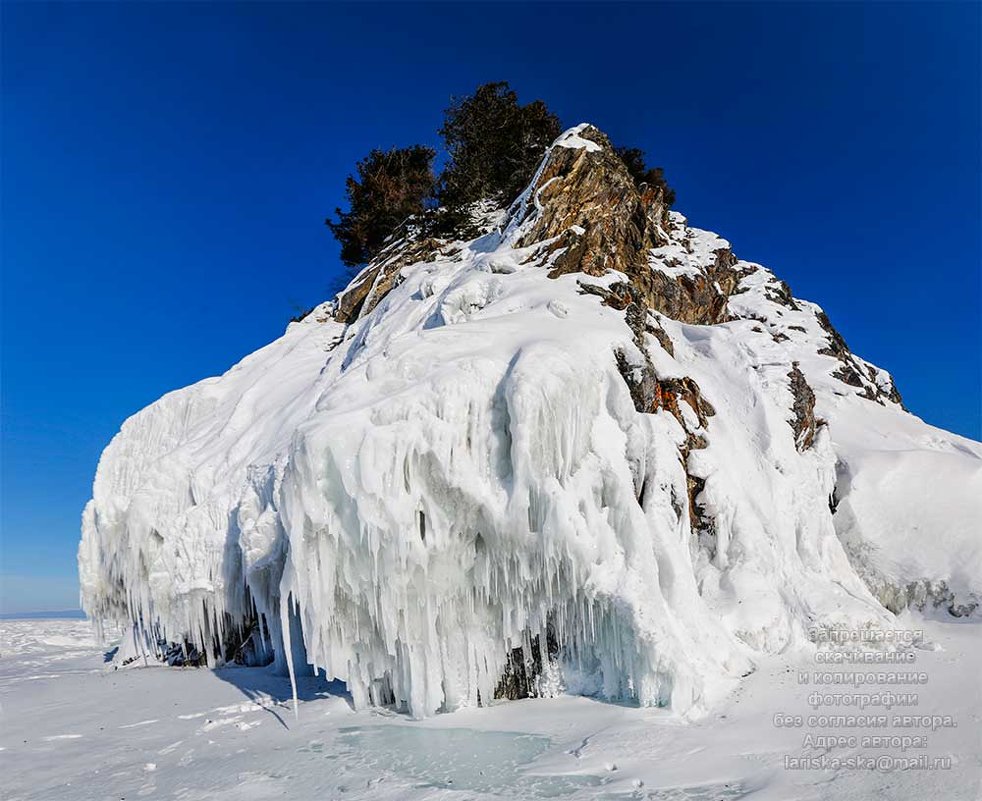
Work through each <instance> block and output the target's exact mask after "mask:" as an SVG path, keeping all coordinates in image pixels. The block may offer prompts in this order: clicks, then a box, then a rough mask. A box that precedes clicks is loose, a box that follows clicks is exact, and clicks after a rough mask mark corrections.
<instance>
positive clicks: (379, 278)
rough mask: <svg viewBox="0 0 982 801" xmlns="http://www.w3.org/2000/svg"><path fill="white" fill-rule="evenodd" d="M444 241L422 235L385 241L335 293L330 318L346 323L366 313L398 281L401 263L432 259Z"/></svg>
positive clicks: (402, 265) (405, 264) (403, 265)
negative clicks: (373, 257) (355, 277)
mask: <svg viewBox="0 0 982 801" xmlns="http://www.w3.org/2000/svg"><path fill="white" fill-rule="evenodd" d="M445 244H446V243H445V242H444V241H443V240H441V239H433V238H426V239H421V240H418V241H416V242H410V243H409V244H406V243H405V242H404V241H401V240H400V241H397V242H394V243H393V244H391V245H389V246H388V247H387V248H386V249H385V250H383V251H382V253H381V254H379V257H378V258H377V259H376V260H375V262H374V263H373V265H370V266H369V268H368V269H366V270H364V271H363V272H362V274H361V276H360V277H359V278H360V280H357V281H356V282H352V283H351V284H349V285H348V287H347V288H346V289H345V290H344V292H342V293H341V294H340V295H339V296H338V299H337V305H336V306H335V309H334V319H335V320H337V321H338V322H339V323H348V322H351V321H353V320H357V319H358V318H359V317H361V316H362V315H364V314H368V313H369V312H370V311H371V310H372V309H374V308H375V307H376V306H377V305H378V303H379V301H380V300H382V298H384V297H385V296H386V295H387V294H388V292H389V290H390V289H392V288H393V287H395V286H396V285H397V284H398V283H399V277H400V276H399V272H400V270H402V268H403V267H405V266H407V265H409V264H415V263H416V262H420V261H427V260H428V259H432V258H433V257H434V256H436V255H437V254H438V253H440V249H441V248H442V247H443V246H444V245H445Z"/></svg>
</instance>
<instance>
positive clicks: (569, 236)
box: [517, 126, 739, 324]
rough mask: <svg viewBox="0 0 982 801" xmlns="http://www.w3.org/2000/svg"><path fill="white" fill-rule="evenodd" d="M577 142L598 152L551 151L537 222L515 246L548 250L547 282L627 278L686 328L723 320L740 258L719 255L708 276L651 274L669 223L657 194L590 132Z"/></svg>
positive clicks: (644, 298)
mask: <svg viewBox="0 0 982 801" xmlns="http://www.w3.org/2000/svg"><path fill="white" fill-rule="evenodd" d="M578 136H579V137H580V138H581V139H584V140H586V141H587V142H592V143H593V144H595V145H598V147H597V148H591V147H578V148H574V147H563V146H561V145H560V146H557V147H554V148H553V149H552V150H551V151H550V152H549V156H548V157H547V161H546V163H545V165H544V167H543V169H542V170H541V172H540V173H539V176H538V178H537V180H536V182H535V185H534V187H533V190H532V191H533V202H532V203H530V205H529V208H530V210H532V209H535V210H537V216H536V217H535V220H534V222H533V224H532V225H531V226H530V228H529V230H528V231H526V232H525V233H524V234H523V236H522V238H521V239H520V240H519V242H518V243H517V245H518V246H519V247H528V246H530V245H534V244H536V243H545V244H544V252H545V253H547V254H555V255H553V256H552V258H551V260H550V267H551V270H550V272H549V277H550V278H556V277H557V276H560V275H564V274H566V273H575V272H581V273H585V274H586V275H594V276H600V275H603V274H604V273H606V272H607V271H608V270H618V271H620V272H622V273H624V274H625V275H627V276H628V279H629V280H630V283H631V285H632V287H634V290H635V292H636V294H637V296H638V298H639V299H640V301H641V302H642V303H643V304H644V305H645V306H647V308H649V309H652V310H654V311H658V312H661V313H663V314H665V315H667V316H668V317H671V318H673V319H676V320H681V321H683V322H687V323H701V324H712V323H718V322H722V321H723V320H725V319H726V297H727V295H726V289H725V288H726V287H727V286H728V287H730V291H732V289H734V288H735V287H736V284H737V283H738V281H739V276H738V273H736V272H735V271H734V270H733V269H732V268H733V265H734V264H735V263H736V258H735V257H734V256H733V253H732V252H731V251H729V250H728V249H721V250H720V251H719V252H718V254H717V262H716V265H715V266H714V268H713V270H712V271H710V272H711V274H709V275H706V276H698V277H694V276H689V275H683V276H678V277H674V276H669V275H666V274H665V273H663V272H659V271H657V270H653V269H652V268H651V265H650V263H649V251H650V250H651V249H652V248H655V247H659V246H661V245H666V244H668V243H669V241H670V240H669V237H668V234H667V233H666V232H667V231H669V230H670V227H671V224H670V222H669V218H668V207H667V206H666V204H665V202H664V196H663V193H662V191H661V190H660V189H656V188H652V187H648V186H642V187H641V188H640V189H638V187H636V186H635V185H634V180H633V179H632V178H631V176H630V174H629V173H628V171H627V168H626V167H625V166H624V164H623V162H622V161H621V160H620V158H619V157H618V156H617V154H616V153H615V152H614V149H613V147H612V146H611V144H610V141H609V140H608V139H607V137H606V136H604V134H602V133H601V132H600V131H598V130H597V129H596V128H594V127H592V126H586V127H584V128H582V129H580V130H579V132H578Z"/></svg>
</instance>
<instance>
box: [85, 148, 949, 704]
mask: <svg viewBox="0 0 982 801" xmlns="http://www.w3.org/2000/svg"><path fill="white" fill-rule="evenodd" d="M583 150H584V152H585V153H590V152H592V151H590V149H589V148H583ZM527 196H528V193H526V195H525V197H526V202H525V203H522V202H518V203H516V206H515V209H516V211H515V213H514V215H513V218H512V220H511V221H510V222H509V221H507V220H505V221H503V224H502V226H501V229H500V230H502V231H504V233H495V232H492V233H489V234H488V235H486V236H484V237H482V238H480V239H478V240H475V241H473V242H469V243H457V245H456V250H455V252H454V254H453V255H452V256H450V257H445V256H442V255H440V254H434V255H433V257H432V259H433V260H432V261H423V262H419V263H415V264H411V265H408V266H404V267H402V268H401V270H400V274H399V277H398V280H397V281H394V282H393V288H392V289H391V290H390V291H389V292H388V293H387V294H385V295H384V297H382V298H381V299H380V300H379V302H378V304H377V305H376V306H375V307H374V308H373V309H372V310H371V311H370V313H366V314H364V315H362V316H361V317H359V318H358V319H355V320H354V321H351V322H348V323H347V324H345V325H343V324H341V323H338V322H335V321H333V320H331V319H330V318H329V317H327V316H326V315H320V314H315V315H311V317H310V318H308V319H306V320H305V321H303V322H301V323H295V324H292V325H291V326H290V327H289V328H288V330H287V331H286V333H285V334H284V336H283V337H281V338H280V339H278V340H276V341H275V342H273V343H271V344H270V345H268V346H267V347H265V348H263V349H261V350H259V351H257V352H256V353H254V354H252V355H250V356H248V357H247V358H245V359H244V360H243V361H242V362H240V363H239V364H238V365H236V366H235V367H233V368H232V369H231V370H229V371H228V372H227V373H226V374H224V375H223V376H221V377H218V378H211V379H206V380H205V381H201V382H199V383H197V384H195V385H193V386H191V387H188V388H185V389H182V390H178V391H176V392H172V393H170V394H168V395H166V396H165V397H164V398H162V399H161V400H160V401H158V402H157V403H155V404H153V405H151V406H149V407H147V408H146V409H144V410H143V411H141V412H139V413H138V414H136V415H135V416H134V417H132V418H130V419H129V420H127V421H126V423H125V424H124V425H123V428H122V431H121V432H120V433H119V434H118V435H117V436H116V437H115V438H114V439H113V441H112V442H111V443H110V445H109V446H108V447H107V449H106V451H105V453H104V454H103V456H102V459H101V461H100V465H99V469H98V472H97V475H96V480H95V484H94V488H93V499H92V501H90V503H89V504H88V505H87V507H86V510H85V513H84V516H83V536H82V543H81V545H80V549H79V568H80V578H81V583H82V593H83V601H84V605H85V608H86V610H87V611H88V613H89V614H90V615H91V616H93V617H94V618H97V619H116V620H122V621H132V620H136V621H142V622H143V623H144V625H146V626H148V627H152V628H153V630H154V632H155V634H159V635H160V636H162V637H164V638H169V639H183V638H187V639H188V640H189V641H190V642H191V643H193V644H195V645H197V646H198V647H199V648H200V649H202V650H204V651H207V652H208V653H209V654H210V655H211V658H212V659H213V660H214V659H221V658H222V656H223V655H222V654H221V653H220V651H219V652H216V649H215V648H214V647H213V646H214V644H216V643H221V642H223V641H224V640H225V635H226V634H227V632H228V631H229V629H231V628H235V627H240V626H242V625H243V623H244V621H246V620H249V619H251V618H252V617H253V616H258V617H259V620H260V629H259V631H260V633H261V634H260V639H261V640H262V642H264V643H266V642H268V644H269V646H270V647H271V648H272V649H273V651H274V652H275V654H276V659H277V661H278V663H279V665H280V666H281V667H282V668H283V669H284V670H288V672H290V674H291V675H293V673H294V672H295V671H296V670H297V669H299V668H301V667H304V666H306V665H307V664H308V663H309V664H312V665H314V666H317V667H318V668H322V669H324V670H325V672H326V673H327V675H328V676H329V677H332V678H338V679H341V680H343V681H345V682H347V685H348V688H349V690H350V691H351V694H352V697H353V699H354V701H355V704H356V705H358V706H363V705H367V704H371V703H376V704H378V703H387V702H392V701H394V702H395V703H396V704H397V705H398V706H399V707H400V708H403V709H406V710H407V711H409V712H410V713H411V714H412V715H415V716H424V715H429V714H432V713H434V712H436V711H438V710H444V709H455V708H459V707H462V706H468V705H477V704H479V703H487V702H489V701H490V699H491V698H492V697H493V696H494V693H495V689H496V685H497V683H498V680H499V678H500V677H501V675H502V672H503V671H504V670H505V668H506V663H507V661H508V658H509V654H510V653H511V652H512V650H513V649H515V648H524V649H526V651H527V650H528V649H529V648H531V647H532V645H531V643H532V642H534V641H535V640H536V638H538V642H539V643H540V644H541V643H543V642H545V641H546V639H547V635H549V634H551V635H552V636H553V637H554V638H555V640H556V641H557V642H558V643H559V646H560V649H559V654H558V657H557V658H558V669H559V671H560V672H561V673H562V684H564V685H565V686H566V688H567V691H570V692H582V693H589V694H595V695H599V696H602V697H605V698H610V699H624V700H630V701H635V702H638V703H641V704H646V705H670V706H671V707H672V708H673V709H675V710H676V711H678V712H679V713H687V712H688V713H697V712H699V711H700V710H703V709H705V708H707V707H708V706H710V705H711V704H712V703H713V701H714V700H715V699H716V698H718V697H719V696H720V695H722V694H723V693H725V692H726V691H727V690H728V689H729V688H730V687H731V686H732V684H733V682H734V681H735V680H737V679H738V678H739V677H740V676H741V675H743V674H745V673H747V672H748V671H750V670H752V668H753V654H754V653H755V652H761V651H764V652H768V651H777V650H781V649H784V648H788V647H796V646H799V645H803V644H804V643H805V640H806V637H805V630H806V628H807V627H808V626H811V625H814V624H816V623H821V624H835V625H839V626H853V627H856V626H865V625H877V624H879V623H883V622H885V621H887V620H888V614H887V612H886V611H885V610H884V609H883V608H882V607H881V606H880V605H879V604H878V603H877V602H876V600H875V599H874V598H873V597H872V595H871V594H870V593H869V591H868V590H867V588H866V587H865V586H864V584H863V583H862V581H861V580H860V578H859V577H858V576H857V575H856V572H855V571H854V570H853V568H852V566H851V565H850V564H849V561H848V559H847V557H846V555H845V553H844V551H843V549H842V546H841V545H840V543H839V540H838V538H837V536H836V533H835V529H834V523H833V516H832V512H831V510H830V508H829V505H828V499H829V497H830V496H831V495H832V494H833V491H834V489H835V485H836V462H837V460H838V459H839V458H840V457H841V453H843V450H842V445H841V444H840V443H839V442H838V441H837V440H836V437H837V432H840V431H841V432H848V431H851V430H852V429H851V428H850V426H853V427H854V424H853V422H851V421H853V420H863V419H866V417H868V416H869V414H871V413H870V412H868V411H867V409H866V408H865V406H864V404H865V405H866V406H873V407H874V408H876V409H877V411H876V412H875V414H876V415H879V417H877V420H883V421H886V423H885V424H884V425H886V427H887V428H889V427H890V425H892V423H891V422H890V421H894V420H900V421H902V422H903V425H906V426H908V429H910V430H911V431H913V432H914V433H913V434H911V435H910V436H911V437H913V436H915V435H919V434H918V432H920V431H921V430H922V429H927V428H928V427H926V426H924V425H923V424H922V423H920V421H916V418H912V417H911V416H910V415H907V414H906V413H905V412H903V411H902V410H901V409H899V408H896V409H886V408H882V407H879V406H875V404H871V403H870V401H868V400H865V399H862V398H858V397H855V396H852V397H845V396H842V397H840V396H839V393H838V389H839V387H840V386H841V382H840V383H836V381H835V379H833V378H831V377H830V375H831V371H832V370H833V368H834V367H835V365H836V364H837V362H836V360H835V359H834V358H832V357H828V356H822V355H820V354H818V353H817V351H818V349H819V347H820V346H821V342H822V341H823V340H822V339H821V337H823V336H824V334H822V332H821V329H820V326H819V325H818V323H815V322H814V320H815V319H816V318H815V311H814V310H813V309H812V308H811V307H810V306H805V305H802V306H801V308H799V310H798V311H797V312H795V313H796V314H800V315H801V325H800V326H798V327H800V328H801V329H802V331H803V332H804V333H800V335H799V332H798V331H796V330H794V331H792V330H789V332H788V335H787V336H785V337H784V339H783V340H781V339H779V338H778V337H776V336H771V335H769V334H767V333H764V334H763V336H761V335H760V334H758V333H756V332H755V330H754V327H757V328H759V321H760V320H765V321H766V318H767V316H768V314H769V313H770V312H769V310H768V306H767V304H768V303H770V300H769V299H768V298H769V295H768V286H770V284H769V283H768V278H767V276H770V273H768V272H767V271H764V270H762V269H758V270H756V271H755V272H752V273H751V272H750V271H749V270H748V273H747V275H748V277H747V278H746V279H745V280H744V282H743V285H742V286H741V290H742V294H739V295H734V297H733V298H731V302H732V306H731V311H733V312H735V313H736V314H735V316H740V314H739V313H740V312H741V310H742V314H743V316H744V319H736V320H733V321H731V322H727V323H722V324H718V325H711V326H695V325H685V324H682V323H678V322H676V321H673V320H671V319H668V318H666V317H662V316H659V319H658V324H659V326H660V327H661V331H662V335H663V336H664V337H666V338H667V339H668V340H669V341H668V345H670V347H669V348H668V349H666V347H665V343H664V342H663V341H662V340H660V339H659V338H658V337H656V336H653V335H648V336H647V338H646V341H645V348H646V350H647V354H643V353H642V352H641V351H640V349H639V345H638V342H637V334H636V332H634V331H632V329H631V328H629V327H628V326H627V325H626V324H625V315H624V313H623V312H622V311H618V310H617V309H616V308H614V307H612V306H610V305H606V304H604V303H602V302H601V298H600V297H599V296H598V294H597V292H585V291H584V289H583V286H582V284H583V283H585V282H586V281H589V282H590V283H592V284H593V285H594V286H595V287H601V288H603V287H607V286H608V285H610V284H611V282H612V281H615V280H616V279H617V277H618V276H617V275H616V274H609V275H607V276H603V277H600V278H589V279H588V278H587V277H586V276H583V275H582V274H575V273H574V274H567V275H562V276H559V277H558V278H555V279H550V278H548V277H547V271H548V259H549V258H550V256H549V255H548V254H544V255H543V254H541V253H540V252H539V251H538V250H537V249H536V248H535V247H523V248H521V249H515V248H513V247H511V245H512V244H514V243H516V242H518V241H519V239H520V235H521V232H522V231H523V230H527V229H528V228H529V225H530V224H531V222H534V219H535V217H534V215H535V214H536V213H538V210H536V211H531V212H530V211H529V209H528V203H527ZM520 201H521V199H520ZM528 214H531V215H532V216H531V217H527V215H528ZM673 224H674V225H675V228H674V229H673V234H672V235H673V236H674V237H675V240H674V241H675V242H676V243H677V244H678V247H685V248H686V252H687V253H688V254H689V256H690V260H689V261H688V262H687V265H688V267H687V269H688V270H689V271H692V270H695V271H697V272H698V271H699V270H702V271H703V272H704V273H705V271H706V270H707V268H708V264H709V261H710V260H711V259H712V258H714V253H713V252H712V249H711V248H709V247H705V248H702V249H700V244H701V243H702V244H704V243H705V242H715V241H717V238H715V237H714V235H710V234H707V233H705V232H700V231H698V230H696V229H692V228H689V227H687V226H686V225H685V223H684V220H683V219H682V218H681V217H679V216H678V215H675V216H674V217H673ZM669 250H670V249H669ZM703 250H705V251H707V252H706V253H703ZM657 258H658V254H657V253H656V252H653V254H652V259H657ZM503 265H504V267H503ZM656 267H657V265H653V269H654V268H656ZM771 277H772V276H771ZM737 299H738V300H737ZM816 308H817V307H816ZM557 310H561V313H559V312H557ZM782 314H784V312H782ZM787 314H788V315H791V312H790V311H788V312H787ZM772 316H773V315H772ZM795 320H797V318H795ZM792 328H794V326H792ZM615 354H621V357H622V359H623V360H624V361H625V362H626V363H628V364H635V365H643V364H644V361H645V358H650V360H651V362H652V363H653V369H655V370H657V373H658V375H659V376H662V377H669V378H679V379H681V378H682V377H691V378H692V379H694V380H695V382H697V384H698V386H699V387H701V390H702V395H703V397H704V398H705V399H706V400H708V401H709V402H710V403H711V404H712V406H713V408H714V410H715V414H714V415H713V417H712V418H711V419H710V420H709V421H706V422H705V423H704V422H703V421H701V420H698V419H695V417H696V415H695V411H694V410H690V409H689V407H688V406H687V405H686V404H684V403H682V404H680V406H682V408H681V410H680V412H679V415H680V417H676V416H674V415H673V414H670V413H669V412H668V411H666V410H665V409H660V410H658V411H657V412H655V413H650V414H649V413H642V412H639V411H638V410H637V408H636V405H635V403H634V401H633V399H632V396H631V392H630V391H629V388H628V385H627V384H626V383H625V380H624V377H623V375H622V373H621V370H620V368H619V363H618V359H617V357H616V356H615ZM792 361H795V362H800V364H801V370H802V371H803V373H804V374H805V375H806V376H807V379H808V381H809V382H810V383H811V384H812V385H813V386H814V387H815V393H816V396H817V398H818V411H819V413H820V414H821V415H822V416H824V417H825V418H826V419H827V420H829V421H830V422H829V426H827V427H822V428H820V429H819V432H818V435H817V436H816V438H815V443H814V445H813V446H812V447H810V448H808V449H807V450H805V451H804V452H799V451H798V449H797V448H796V446H795V440H794V435H793V431H792V428H791V426H790V425H789V424H788V419H789V414H790V409H791V406H792V402H793V399H792V397H791V392H790V390H789V387H788V381H787V374H788V370H789V365H790V364H791V363H792ZM638 369H639V370H640V369H641V368H640V367H639V368H638ZM690 412H691V413H690ZM910 421H914V422H910ZM682 422H685V428H683V424H682ZM918 426H920V428H918ZM901 428H902V426H901V425H900V424H898V430H900V429H901ZM905 430H906V429H905ZM942 433H943V432H942ZM693 438H696V439H699V438H701V439H702V441H703V442H702V444H703V445H704V447H699V448H690V447H689V445H690V444H691V442H692V441H693ZM945 447H948V446H947V445H945ZM693 487H697V488H699V489H698V493H696V492H695V491H694V490H693ZM690 492H691V493H693V496H694V500H693V502H697V503H698V506H699V509H700V514H701V515H702V516H703V518H704V519H706V520H709V521H711V526H710V527H708V528H707V529H706V530H697V529H696V528H694V522H693V515H692V514H690V511H691V510H690ZM553 669H554V668H550V670H553ZM552 678H553V679H557V677H556V676H553V677H552ZM557 681H558V680H557ZM557 686H558V683H557Z"/></svg>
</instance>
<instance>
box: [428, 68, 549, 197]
mask: <svg viewBox="0 0 982 801" xmlns="http://www.w3.org/2000/svg"><path fill="white" fill-rule="evenodd" d="M560 132H561V127H560V124H559V118H558V117H556V115H555V114H553V113H552V112H550V111H549V109H548V108H546V105H545V103H543V102H542V101H541V100H535V101H533V102H531V103H528V104H527V105H524V106H521V105H519V103H518V95H516V94H515V92H514V91H512V89H511V88H510V87H509V86H508V84H507V83H506V82H504V81H502V82H498V83H486V84H484V85H483V86H479V87H478V88H477V90H476V91H475V92H474V94H473V95H471V96H470V97H465V98H459V99H455V100H454V101H453V102H452V103H451V105H450V107H449V108H448V109H447V110H446V112H445V113H444V122H443V127H442V128H440V135H441V136H442V137H443V140H444V142H445V143H446V147H447V153H448V154H449V156H450V160H449V162H448V164H447V167H446V169H445V170H444V171H443V174H442V175H441V176H440V184H439V198H440V202H441V204H443V205H446V206H450V207H459V206H461V205H464V204H467V203H472V202H474V201H476V200H483V199H485V198H491V199H494V200H497V201H510V200H512V199H514V198H515V197H516V196H517V195H518V193H519V192H521V191H522V190H523V189H524V188H525V186H526V184H527V183H528V182H529V180H531V178H532V175H533V174H534V173H535V169H536V167H537V166H538V164H539V161H540V160H541V159H542V156H543V153H544V152H545V150H546V148H547V147H548V146H549V145H550V144H552V142H553V140H554V139H555V138H556V137H557V136H559V134H560Z"/></svg>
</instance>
